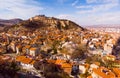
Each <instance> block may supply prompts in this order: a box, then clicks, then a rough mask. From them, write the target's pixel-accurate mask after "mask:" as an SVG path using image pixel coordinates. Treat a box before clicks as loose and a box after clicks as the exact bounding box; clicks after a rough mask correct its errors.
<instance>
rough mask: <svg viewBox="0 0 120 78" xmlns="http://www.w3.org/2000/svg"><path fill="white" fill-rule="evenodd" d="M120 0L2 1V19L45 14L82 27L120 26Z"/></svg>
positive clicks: (0, 7) (0, 17) (0, 15)
mask: <svg viewBox="0 0 120 78" xmlns="http://www.w3.org/2000/svg"><path fill="white" fill-rule="evenodd" d="M119 7H120V0H0V19H12V18H22V19H28V18H30V17H33V16H35V15H39V14H45V15H46V16H54V17H58V18H66V19H70V20H72V21H75V22H76V23H78V24H80V25H95V24H120V8H119Z"/></svg>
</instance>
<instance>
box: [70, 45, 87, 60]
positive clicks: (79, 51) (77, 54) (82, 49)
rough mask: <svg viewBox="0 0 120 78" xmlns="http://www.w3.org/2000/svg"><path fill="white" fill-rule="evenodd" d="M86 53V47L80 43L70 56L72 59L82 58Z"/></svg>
mask: <svg viewBox="0 0 120 78" xmlns="http://www.w3.org/2000/svg"><path fill="white" fill-rule="evenodd" d="M87 53H88V49H87V47H86V46H85V45H82V44H81V45H80V46H79V47H77V48H76V49H75V52H73V53H72V55H71V58H72V59H84V58H85V57H86V54H87Z"/></svg>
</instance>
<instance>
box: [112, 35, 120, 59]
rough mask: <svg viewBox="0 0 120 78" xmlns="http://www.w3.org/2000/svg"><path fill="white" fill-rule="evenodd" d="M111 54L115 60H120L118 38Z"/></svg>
mask: <svg viewBox="0 0 120 78" xmlns="http://www.w3.org/2000/svg"><path fill="white" fill-rule="evenodd" d="M112 54H113V55H115V56H116V57H117V59H120V37H119V38H118V40H117V41H116V44H115V45H114V46H113V49H112Z"/></svg>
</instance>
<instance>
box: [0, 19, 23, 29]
mask: <svg viewBox="0 0 120 78" xmlns="http://www.w3.org/2000/svg"><path fill="white" fill-rule="evenodd" d="M22 21H23V20H22V19H10V20H4V19H0V26H2V27H4V26H11V25H14V24H18V23H20V22H22Z"/></svg>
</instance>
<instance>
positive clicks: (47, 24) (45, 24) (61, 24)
mask: <svg viewBox="0 0 120 78" xmlns="http://www.w3.org/2000/svg"><path fill="white" fill-rule="evenodd" d="M14 28H17V30H36V29H37V30H43V29H44V30H47V29H50V28H53V29H58V30H60V31H64V30H71V29H72V30H79V31H84V30H86V29H85V28H83V27H81V26H79V25H77V24H76V23H74V22H72V21H70V20H66V19H58V18H54V17H46V16H45V15H37V16H35V17H32V18H30V19H28V20H24V21H22V22H20V23H18V24H16V25H13V26H12V27H6V28H5V31H6V30H8V29H9V30H11V29H14Z"/></svg>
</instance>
